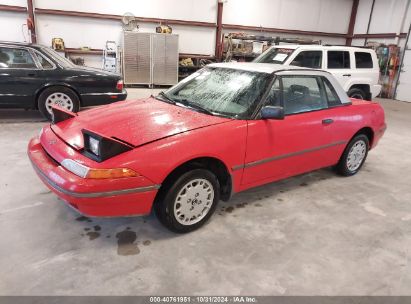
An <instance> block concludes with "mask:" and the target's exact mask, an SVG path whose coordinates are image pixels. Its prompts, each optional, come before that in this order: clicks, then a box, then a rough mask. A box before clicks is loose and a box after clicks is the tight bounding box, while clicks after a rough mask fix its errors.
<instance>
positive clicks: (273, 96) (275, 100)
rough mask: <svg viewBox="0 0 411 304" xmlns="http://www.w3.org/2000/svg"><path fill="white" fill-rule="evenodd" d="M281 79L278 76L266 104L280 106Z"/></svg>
mask: <svg viewBox="0 0 411 304" xmlns="http://www.w3.org/2000/svg"><path fill="white" fill-rule="evenodd" d="M280 93H281V91H280V80H279V78H277V79H276V80H275V81H274V83H273V85H272V87H271V89H270V92H269V93H268V95H267V101H266V106H280V105H281V104H280Z"/></svg>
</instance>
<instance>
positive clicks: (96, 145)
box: [88, 136, 100, 156]
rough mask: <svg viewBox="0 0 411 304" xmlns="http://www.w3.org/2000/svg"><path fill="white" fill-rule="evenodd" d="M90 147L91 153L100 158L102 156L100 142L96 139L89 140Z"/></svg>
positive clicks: (90, 138)
mask: <svg viewBox="0 0 411 304" xmlns="http://www.w3.org/2000/svg"><path fill="white" fill-rule="evenodd" d="M88 141H89V142H88V146H89V148H90V152H92V153H93V154H95V155H97V156H99V155H100V141H99V140H98V139H96V138H94V137H91V136H90V137H89V138H88Z"/></svg>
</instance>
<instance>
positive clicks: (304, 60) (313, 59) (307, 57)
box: [291, 51, 323, 69]
mask: <svg viewBox="0 0 411 304" xmlns="http://www.w3.org/2000/svg"><path fill="white" fill-rule="evenodd" d="M322 59H323V52H322V51H302V52H300V53H299V54H298V55H297V57H295V58H294V60H293V61H292V62H291V65H296V66H300V67H305V68H313V69H319V68H321V61H322Z"/></svg>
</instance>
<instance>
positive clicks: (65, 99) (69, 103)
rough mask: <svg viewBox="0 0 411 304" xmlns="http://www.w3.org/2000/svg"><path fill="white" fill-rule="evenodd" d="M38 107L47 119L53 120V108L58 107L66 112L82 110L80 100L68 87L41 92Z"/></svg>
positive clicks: (51, 88)
mask: <svg viewBox="0 0 411 304" xmlns="http://www.w3.org/2000/svg"><path fill="white" fill-rule="evenodd" d="M37 102H38V107H39V110H40V112H41V114H43V116H44V117H45V118H47V119H48V120H51V118H52V112H51V107H52V106H53V105H58V106H60V107H62V108H64V109H66V110H69V111H72V112H78V110H79V108H80V100H79V98H78V96H77V94H76V93H75V92H74V91H73V90H71V89H69V88H66V87H63V86H54V87H50V88H47V89H45V90H44V91H43V92H41V94H40V96H39V98H38V101H37Z"/></svg>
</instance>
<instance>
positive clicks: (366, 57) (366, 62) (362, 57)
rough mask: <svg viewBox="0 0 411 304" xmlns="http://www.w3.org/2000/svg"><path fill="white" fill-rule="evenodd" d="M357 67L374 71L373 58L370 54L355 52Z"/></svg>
mask: <svg viewBox="0 0 411 304" xmlns="http://www.w3.org/2000/svg"><path fill="white" fill-rule="evenodd" d="M354 54H355V66H356V67H357V69H372V58H371V54H370V53H366V52H355V53H354Z"/></svg>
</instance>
